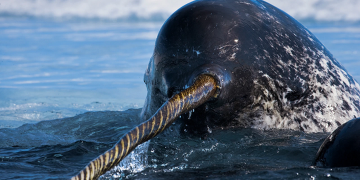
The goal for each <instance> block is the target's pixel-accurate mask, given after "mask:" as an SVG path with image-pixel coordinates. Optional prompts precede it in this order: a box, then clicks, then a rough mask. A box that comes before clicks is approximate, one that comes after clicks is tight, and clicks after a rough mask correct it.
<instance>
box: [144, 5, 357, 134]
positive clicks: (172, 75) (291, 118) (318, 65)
mask: <svg viewBox="0 0 360 180" xmlns="http://www.w3.org/2000/svg"><path fill="white" fill-rule="evenodd" d="M201 73H208V74H212V75H214V76H215V77H216V78H217V80H218V81H219V83H220V86H221V90H220V95H219V97H218V98H216V99H214V100H212V101H209V102H207V103H205V104H204V105H202V106H200V107H198V108H196V109H195V110H194V112H192V113H191V117H190V118H188V115H186V117H184V116H182V118H181V119H182V121H183V124H184V126H183V130H184V131H187V130H190V131H192V132H206V131H208V130H210V129H213V128H226V127H234V126H236V127H253V128H261V129H268V128H282V129H294V130H301V131H305V132H322V131H328V132H329V131H332V130H334V129H336V128H337V127H338V126H339V125H341V124H343V123H345V122H346V121H348V120H350V119H353V118H354V117H358V116H360V104H359V102H360V98H359V97H360V86H359V85H358V83H357V82H356V81H355V80H354V78H353V77H351V76H350V75H349V74H348V73H347V71H346V70H345V69H344V68H343V67H342V66H341V65H340V64H339V62H338V61H337V60H336V59H335V58H334V57H333V56H332V54H331V53H330V52H329V51H328V50H327V49H326V48H325V47H324V46H323V44H321V43H320V42H319V40H317V38H316V37H315V36H314V35H313V34H312V33H311V32H309V31H308V30H307V29H306V28H305V27H304V26H302V25H301V24H300V23H299V22H297V21H296V20H295V19H293V18H292V17H291V16H289V15H288V14H286V13H284V12H283V11H281V10H279V9H277V8H276V7H274V6H272V5H270V4H268V3H266V2H264V1H260V0H259V1H256V0H238V1H234V0H218V1H204V0H200V1H194V2H191V3H189V4H187V5H185V6H183V7H182V8H180V9H179V10H177V11H176V12H175V13H174V14H172V15H171V16H170V17H169V19H168V20H167V21H166V22H165V23H164V25H163V26H162V28H161V30H160V32H159V35H158V37H157V40H156V44H155V49H154V54H153V56H152V57H151V59H150V62H149V65H148V68H147V70H146V72H145V76H144V81H145V83H146V85H147V88H148V94H147V98H146V102H145V105H144V108H143V112H142V116H143V118H144V119H148V118H149V117H150V116H151V115H153V114H154V113H155V111H156V110H157V109H158V108H159V107H160V106H161V105H162V104H163V103H164V102H165V101H166V100H167V99H169V98H170V97H171V96H172V95H173V94H175V93H177V92H179V91H181V90H183V89H185V87H188V86H189V85H191V83H192V81H193V79H194V77H196V76H197V75H198V74H201ZM189 115H190V114H189Z"/></svg>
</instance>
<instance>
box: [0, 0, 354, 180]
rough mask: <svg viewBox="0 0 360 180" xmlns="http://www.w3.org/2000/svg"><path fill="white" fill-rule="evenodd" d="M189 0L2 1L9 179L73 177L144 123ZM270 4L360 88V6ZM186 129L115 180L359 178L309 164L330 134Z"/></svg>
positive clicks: (1, 143)
mask: <svg viewBox="0 0 360 180" xmlns="http://www.w3.org/2000/svg"><path fill="white" fill-rule="evenodd" d="M188 2H189V1H185V0H182V1H176V2H175V1H174V2H170V1H166V0H146V1H145V0H139V1H131V0H122V1H120V0H111V1H105V2H103V1H96V0H91V1H84V0H79V1H76V2H75V1H70V0H58V1H51V0H37V1H30V0H13V1H5V0H0V174H1V177H0V179H67V178H69V177H71V176H72V175H74V174H76V173H77V172H78V171H79V170H81V169H82V168H83V167H84V166H85V165H86V164H87V163H88V162H89V161H90V160H92V159H93V158H95V157H97V156H98V155H99V154H101V153H103V152H104V151H105V150H107V149H109V148H110V147H112V145H113V144H114V143H116V142H117V141H118V139H119V138H120V137H121V136H122V135H123V134H124V133H126V132H127V131H128V130H130V129H131V128H132V127H134V126H136V125H137V124H139V117H138V114H139V113H140V108H141V107H142V105H143V103H144V100H145V96H146V88H145V84H144V83H143V74H144V72H145V69H146V67H147V64H148V61H149V59H150V57H151V55H152V51H153V49H154V42H155V39H156V36H157V33H158V31H159V29H160V28H161V25H162V23H163V22H164V21H165V19H166V18H167V17H168V16H169V15H170V14H171V13H172V12H174V11H175V10H176V9H177V8H179V7H181V6H182V5H184V4H186V3H188ZM269 2H270V3H272V4H274V5H276V6H278V7H279V8H281V9H283V10H284V11H286V12H288V13H289V14H290V15H292V16H294V17H295V18H296V19H298V20H299V21H300V22H301V23H302V24H304V25H305V26H306V27H307V28H309V30H310V31H311V32H312V33H314V34H315V35H316V36H317V38H318V39H319V40H320V41H321V42H322V43H323V44H324V45H325V46H326V47H327V48H328V49H329V50H330V52H332V53H333V55H334V56H335V57H336V58H337V60H338V61H339V62H340V63H341V64H342V65H343V66H344V67H345V68H346V69H347V71H348V72H349V73H350V74H351V75H352V76H353V77H354V78H355V79H356V80H357V81H358V82H360V71H359V69H360V13H359V12H358V9H359V8H360V4H359V2H358V1H356V0H347V1H335V0H331V1H330V0H329V1H321V0H314V1H301V2H298V1H286V2H283V1H280V0H273V1H269ZM340 2H341V3H340ZM99 7H101V8H99ZM293 7H296V8H293ZM177 126H178V125H176V124H175V125H174V126H172V127H171V128H170V129H169V130H167V131H166V132H164V133H162V134H161V135H159V136H158V137H156V138H155V139H153V140H152V141H151V142H150V143H149V144H148V145H147V146H144V147H141V148H140V149H139V150H138V152H137V153H138V154H140V155H141V156H145V157H147V158H145V159H144V160H142V161H137V160H132V159H131V158H128V160H127V162H130V163H129V164H135V165H134V166H133V167H131V168H127V167H128V166H129V165H126V164H123V165H121V166H120V167H121V168H119V169H120V170H118V171H117V172H116V173H115V174H116V176H119V178H121V179H126V178H127V179H168V178H174V177H175V178H176V177H179V178H180V177H181V178H193V179H196V178H200V179H202V178H204V179H264V178H267V179H268V178H271V179H280V178H283V179H358V177H359V176H360V175H359V174H360V169H359V168H332V169H328V168H318V167H312V166H310V165H311V161H312V159H313V158H314V156H315V154H316V151H317V149H318V147H319V146H320V144H321V142H322V141H323V140H324V138H325V137H326V136H327V135H328V133H312V134H310V133H308V134H307V133H303V132H298V131H291V130H268V131H263V130H257V129H228V130H223V131H214V132H212V133H211V134H209V135H208V137H206V138H203V139H201V138H198V137H186V136H185V137H184V136H181V135H180V133H179V132H178V129H179V128H177ZM135 155H136V154H135ZM135 155H134V154H133V156H135ZM133 159H136V158H133ZM140 159H141V158H140ZM109 177H110V176H106V177H104V178H109Z"/></svg>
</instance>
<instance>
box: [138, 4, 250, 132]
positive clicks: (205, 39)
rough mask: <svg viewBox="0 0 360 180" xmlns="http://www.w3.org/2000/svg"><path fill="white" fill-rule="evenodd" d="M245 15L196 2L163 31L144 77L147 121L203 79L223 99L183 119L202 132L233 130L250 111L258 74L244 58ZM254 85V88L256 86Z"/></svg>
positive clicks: (218, 98) (172, 19)
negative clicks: (205, 77)
mask: <svg viewBox="0 0 360 180" xmlns="http://www.w3.org/2000/svg"><path fill="white" fill-rule="evenodd" d="M238 16H239V15H238V14H236V12H234V11H233V10H232V9H229V7H224V6H222V5H221V4H219V3H217V4H216V3H212V2H204V1H201V2H193V3H190V4H188V5H186V6H184V7H182V8H180V9H179V10H178V11H177V12H175V13H174V14H173V15H172V16H171V17H170V18H169V19H168V20H167V21H166V22H165V23H164V25H163V26H162V28H161V30H160V32H159V34H158V37H157V40H156V44H155V49H154V53H153V56H152V57H151V59H150V62H149V65H148V67H147V69H146V72H145V75H144V82H145V83H146V86H147V90H148V94H147V98H146V102H145V105H144V108H143V118H144V120H146V119H148V118H149V117H151V116H152V115H153V114H154V113H155V112H156V111H157V110H158V109H159V107H160V106H161V105H162V104H163V103H164V102H165V101H167V100H168V99H169V98H171V97H172V96H173V95H174V94H177V93H178V92H180V91H182V90H184V89H186V88H187V87H189V86H190V85H191V84H192V83H193V81H194V79H195V78H196V77H197V76H199V75H200V74H209V75H211V76H213V77H214V78H215V79H216V81H217V82H218V86H219V87H220V89H219V92H218V96H217V97H216V98H214V99H212V100H209V101H208V102H206V103H205V104H203V105H201V106H200V107H198V108H196V109H195V110H194V111H193V112H192V113H191V116H190V114H189V115H185V116H182V119H183V120H185V122H186V123H188V124H189V126H191V127H193V128H194V129H196V130H197V131H202V129H203V130H206V129H207V128H208V127H209V126H210V127H211V126H228V125H229V123H230V121H231V120H233V119H234V118H235V117H236V115H237V114H238V113H240V112H238V111H239V110H241V109H243V108H242V107H245V106H248V105H249V103H250V101H249V97H250V95H251V94H250V93H251V92H252V89H253V87H252V84H253V83H252V79H253V78H252V76H253V73H252V71H253V70H252V69H251V68H249V67H250V66H248V64H250V63H251V62H249V61H245V60H243V59H242V57H240V56H239V54H240V53H239V52H240V51H241V47H242V43H244V42H242V41H241V39H244V37H245V36H242V37H240V36H241V31H242V28H241V27H239V26H240V25H239V24H240V23H239V19H240V18H239V17H238ZM250 81H251V82H250Z"/></svg>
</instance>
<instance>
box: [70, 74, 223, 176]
mask: <svg viewBox="0 0 360 180" xmlns="http://www.w3.org/2000/svg"><path fill="white" fill-rule="evenodd" d="M218 88H219V85H218V84H217V80H216V79H215V78H214V77H213V76H211V75H208V74H200V75H198V76H197V77H196V78H195V81H194V83H193V84H192V86H190V87H189V88H187V89H185V90H183V91H181V92H180V93H178V94H175V95H173V96H172V97H171V98H170V99H169V100H168V101H166V102H165V103H164V104H163V105H162V106H161V107H160V108H159V109H158V110H157V112H156V113H155V114H154V115H153V116H152V117H151V118H150V119H148V120H147V121H145V122H143V123H142V124H140V125H139V126H137V127H135V128H134V129H132V130H131V131H130V132H128V133H127V134H125V135H124V136H123V137H122V138H121V139H120V141H119V142H118V143H117V144H115V145H114V147H113V148H111V149H110V150H108V151H106V152H105V153H104V154H102V155H100V156H99V157H97V158H96V159H94V160H93V161H91V162H90V163H89V164H88V165H87V166H86V167H85V168H84V169H83V170H82V171H80V173H79V174H78V175H76V176H74V177H72V178H71V179H73V180H80V179H97V178H98V177H100V176H101V175H102V174H104V173H105V172H106V171H108V170H110V169H112V168H113V167H115V166H116V165H117V164H119V162H120V161H121V160H122V159H123V158H125V157H126V156H127V155H128V154H129V153H130V152H131V151H132V150H134V149H135V147H136V146H138V145H139V144H141V143H143V142H146V141H147V140H149V139H151V138H153V137H155V136H156V135H158V134H159V133H161V132H162V131H164V130H165V129H166V128H167V127H169V126H170V125H171V124H172V123H173V122H174V121H175V120H176V119H177V118H178V117H179V116H180V115H182V114H184V113H186V112H189V111H190V110H193V109H194V108H197V107H199V106H201V105H202V104H204V103H205V102H207V101H208V100H210V99H212V98H214V97H216V96H217V92H218V91H217V89H218Z"/></svg>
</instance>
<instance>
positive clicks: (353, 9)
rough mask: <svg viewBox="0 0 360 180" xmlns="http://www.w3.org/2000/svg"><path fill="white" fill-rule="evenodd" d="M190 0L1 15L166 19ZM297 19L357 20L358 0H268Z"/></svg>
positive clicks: (26, 7)
mask: <svg viewBox="0 0 360 180" xmlns="http://www.w3.org/2000/svg"><path fill="white" fill-rule="evenodd" d="M189 2H191V0H177V1H169V0H137V1H135V0H107V1H101V0H77V1H73V0H36V1H29V0H11V1H5V0H3V1H1V5H0V14H3V15H10V16H34V17H50V18H60V19H68V18H90V19H110V20H114V19H132V18H137V19H144V20H162V21H163V20H165V19H167V18H168V17H169V16H170V15H171V14H172V13H173V12H174V11H176V10H177V9H178V8H180V7H181V6H183V5H185V4H187V3H189ZM267 2H269V3H270V4H273V5H274V6H276V7H278V8H280V9H282V10H283V11H285V12H287V13H288V14H290V15H291V16H293V17H294V18H296V19H298V20H302V19H310V20H315V21H360V13H358V10H359V8H360V1H358V0H342V1H339V0H302V1H299V0H286V1H284V0H267Z"/></svg>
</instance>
